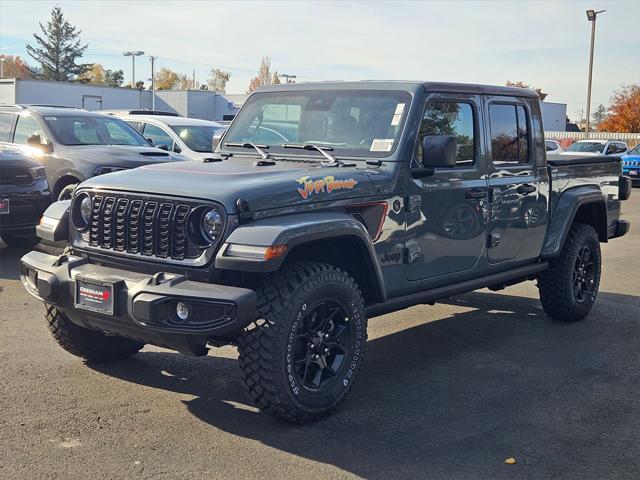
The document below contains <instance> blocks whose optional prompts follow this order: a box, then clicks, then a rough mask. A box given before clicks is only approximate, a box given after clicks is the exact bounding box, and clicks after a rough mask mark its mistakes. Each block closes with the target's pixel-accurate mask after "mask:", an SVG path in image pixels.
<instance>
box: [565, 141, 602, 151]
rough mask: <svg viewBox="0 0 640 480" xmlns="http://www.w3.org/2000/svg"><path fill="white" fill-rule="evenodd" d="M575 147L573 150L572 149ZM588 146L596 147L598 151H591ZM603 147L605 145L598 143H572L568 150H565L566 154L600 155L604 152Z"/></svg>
mask: <svg viewBox="0 0 640 480" xmlns="http://www.w3.org/2000/svg"><path fill="white" fill-rule="evenodd" d="M574 146H575V147H576V148H575V149H574V148H573V147H574ZM590 146H598V147H600V149H599V150H592V149H590V148H589V147H590ZM604 147H605V144H604V143H600V142H575V143H572V144H571V145H570V146H569V148H568V149H567V152H576V153H602V152H604Z"/></svg>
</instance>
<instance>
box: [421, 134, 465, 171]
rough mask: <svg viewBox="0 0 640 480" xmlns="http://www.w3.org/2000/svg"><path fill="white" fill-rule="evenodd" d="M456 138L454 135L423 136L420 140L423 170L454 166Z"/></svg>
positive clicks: (456, 149)
mask: <svg viewBox="0 0 640 480" xmlns="http://www.w3.org/2000/svg"><path fill="white" fill-rule="evenodd" d="M457 153H458V138H457V137H456V136H455V135H425V136H424V138H423V139H422V158H421V159H420V160H421V161H422V165H423V166H424V167H425V168H451V167H455V166H456V155H457Z"/></svg>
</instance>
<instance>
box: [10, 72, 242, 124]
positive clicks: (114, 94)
mask: <svg viewBox="0 0 640 480" xmlns="http://www.w3.org/2000/svg"><path fill="white" fill-rule="evenodd" d="M151 95H152V93H151V92H150V91H149V90H138V89H132V88H118V87H106V86H102V85H88V84H83V83H70V82H54V81H48V80H20V79H15V78H5V79H0V104H8V105H10V104H15V103H23V104H29V103H30V104H46V105H64V106H69V107H80V108H85V109H87V110H115V109H150V108H151V106H152V96H151ZM155 109H156V110H165V111H170V112H175V113H178V114H180V115H182V116H184V117H192V118H202V119H204V120H231V119H232V118H233V117H234V115H235V114H236V113H237V112H238V110H239V107H238V106H237V105H236V102H235V101H234V100H229V99H227V98H226V96H225V93H224V92H215V91H210V90H158V91H156V92H155Z"/></svg>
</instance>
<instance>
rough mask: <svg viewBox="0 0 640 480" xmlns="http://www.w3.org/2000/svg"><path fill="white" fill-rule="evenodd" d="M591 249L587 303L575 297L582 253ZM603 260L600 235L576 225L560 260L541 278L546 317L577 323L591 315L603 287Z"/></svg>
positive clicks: (582, 225)
mask: <svg viewBox="0 0 640 480" xmlns="http://www.w3.org/2000/svg"><path fill="white" fill-rule="evenodd" d="M584 247H588V248H589V249H590V251H591V252H592V255H593V264H594V265H593V266H594V272H593V279H592V280H593V283H592V284H591V285H592V291H590V292H589V294H588V295H586V296H585V298H584V300H583V301H581V302H580V301H578V300H577V299H576V295H575V293H574V288H573V286H574V268H575V267H576V262H577V261H578V255H579V252H580V250H581V249H583V248H584ZM601 262H602V256H601V253H600V241H599V240H598V234H597V233H596V231H595V230H594V229H593V227H592V226H590V225H586V224H583V223H574V224H573V225H572V226H571V229H570V230H569V233H568V234H567V238H566V240H565V242H564V245H563V247H562V252H560V256H558V257H557V258H554V259H553V260H551V261H550V262H549V268H548V269H547V270H545V271H544V272H542V273H541V274H540V275H539V276H538V290H539V292H540V301H541V302H542V308H543V309H544V311H545V313H546V314H547V315H549V316H550V317H551V318H553V319H555V320H560V321H563V322H577V321H579V320H582V319H584V318H585V317H586V316H587V314H588V313H589V312H590V311H591V308H592V307H593V304H594V302H595V300H596V295H597V294H598V287H599V285H600V273H601Z"/></svg>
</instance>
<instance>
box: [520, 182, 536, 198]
mask: <svg viewBox="0 0 640 480" xmlns="http://www.w3.org/2000/svg"><path fill="white" fill-rule="evenodd" d="M536 190H537V188H536V186H535V185H529V184H528V183H525V184H524V185H520V186H519V187H518V188H517V190H516V191H517V192H518V193H520V194H522V195H526V194H528V193H533V192H535V191H536Z"/></svg>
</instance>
